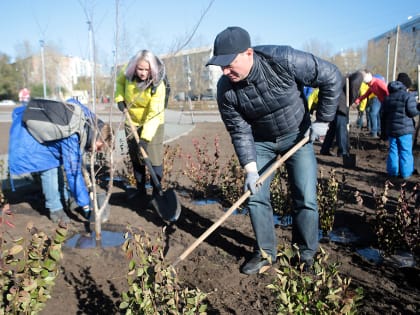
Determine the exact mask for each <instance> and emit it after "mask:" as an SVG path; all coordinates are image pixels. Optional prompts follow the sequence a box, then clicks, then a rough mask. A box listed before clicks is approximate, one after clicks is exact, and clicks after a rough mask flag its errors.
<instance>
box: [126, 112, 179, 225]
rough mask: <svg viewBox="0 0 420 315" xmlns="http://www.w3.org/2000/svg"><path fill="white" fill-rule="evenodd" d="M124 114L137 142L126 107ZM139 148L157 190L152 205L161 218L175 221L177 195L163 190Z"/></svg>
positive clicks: (177, 210)
mask: <svg viewBox="0 0 420 315" xmlns="http://www.w3.org/2000/svg"><path fill="white" fill-rule="evenodd" d="M124 114H125V117H126V118H127V121H128V123H129V124H130V128H131V132H132V133H133V135H134V138H135V139H136V142H137V143H139V141H140V138H139V135H138V134H137V130H136V128H135V127H134V124H133V122H132V120H131V117H130V114H129V113H128V110H127V109H124ZM139 150H140V155H141V156H142V158H143V160H144V163H145V164H146V167H147V169H148V171H149V174H150V177H151V178H152V181H153V184H154V187H155V189H156V190H157V192H158V193H157V194H156V195H155V196H154V198H153V200H152V205H153V207H154V208H155V209H156V211H157V213H158V214H159V216H160V217H161V218H162V219H163V220H165V221H169V222H175V221H176V220H178V218H179V216H180V214H181V204H180V202H179V200H178V196H177V195H176V193H175V190H173V189H167V190H166V191H163V189H162V185H161V184H160V182H159V179H158V177H157V176H156V173H155V171H154V170H153V166H152V162H151V161H150V159H149V156H148V155H147V152H146V151H145V150H144V149H143V148H142V147H141V146H139Z"/></svg>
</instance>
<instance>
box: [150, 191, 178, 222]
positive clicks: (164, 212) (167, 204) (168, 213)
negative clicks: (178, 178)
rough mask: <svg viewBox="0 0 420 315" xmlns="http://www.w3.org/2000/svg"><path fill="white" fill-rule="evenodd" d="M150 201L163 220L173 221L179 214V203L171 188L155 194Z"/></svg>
mask: <svg viewBox="0 0 420 315" xmlns="http://www.w3.org/2000/svg"><path fill="white" fill-rule="evenodd" d="M151 203H152V205H153V207H154V208H155V210H156V212H157V213H158V214H159V215H160V217H161V218H162V219H163V220H165V221H169V222H175V221H176V220H178V218H179V216H180V214H181V204H180V202H179V200H178V196H177V195H176V193H175V190H173V189H168V190H165V191H162V192H161V193H160V194H156V196H154V198H153V199H152V202H151Z"/></svg>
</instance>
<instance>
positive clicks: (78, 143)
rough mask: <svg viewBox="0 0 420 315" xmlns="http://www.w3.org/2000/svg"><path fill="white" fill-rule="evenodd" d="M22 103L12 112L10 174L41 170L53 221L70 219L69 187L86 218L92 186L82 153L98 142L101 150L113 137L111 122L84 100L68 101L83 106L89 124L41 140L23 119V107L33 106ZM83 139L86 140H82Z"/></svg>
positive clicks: (42, 182) (96, 147)
mask: <svg viewBox="0 0 420 315" xmlns="http://www.w3.org/2000/svg"><path fill="white" fill-rule="evenodd" d="M31 102H41V103H42V102H50V103H52V105H53V106H54V105H55V106H54V108H60V107H59V106H58V105H59V102H55V101H51V100H42V99H35V100H33V101H31ZM31 102H29V104H28V105H27V106H20V107H17V108H15V109H14V111H13V113H12V125H11V128H10V138H9V169H10V174H11V175H21V174H26V173H38V172H39V175H40V178H41V185H42V192H43V194H44V197H45V208H46V209H48V210H49V215H50V219H51V221H53V222H54V223H57V222H59V221H62V222H65V223H69V222H70V218H69V217H68V216H67V214H66V211H68V210H69V209H66V205H67V204H68V203H69V194H68V192H67V189H69V191H70V193H71V196H72V197H73V198H74V199H75V201H76V203H77V204H78V205H79V206H80V207H81V208H82V210H83V215H84V216H85V218H87V219H88V218H89V217H90V215H91V202H90V197H89V189H88V187H87V186H86V183H85V180H84V177H83V171H82V167H83V154H84V152H86V151H91V150H92V146H93V145H94V146H95V149H96V151H100V150H101V149H102V148H103V147H104V146H105V144H106V145H108V146H109V145H110V144H111V141H112V130H111V127H110V125H109V124H105V123H103V122H102V121H101V120H100V119H97V125H96V118H95V115H94V114H93V113H92V112H90V110H89V109H88V108H87V107H85V106H84V105H83V104H81V103H80V102H78V101H77V100H75V99H69V100H67V101H66V103H69V104H74V105H76V106H81V107H82V110H83V114H84V115H86V117H87V123H86V124H80V130H78V131H77V132H75V133H73V134H72V135H70V136H69V137H65V138H62V139H59V140H55V141H49V142H45V143H40V142H39V141H37V140H36V139H35V138H34V136H33V135H32V134H31V133H30V131H28V129H27V126H26V124H25V123H24V122H23V120H22V119H23V114H24V111H25V110H26V109H27V108H29V107H30V106H31ZM94 128H97V130H98V132H97V138H96V140H95V141H93V142H92V139H93V138H92V137H93V135H94ZM82 139H83V140H82ZM63 169H64V170H65V173H66V178H67V183H68V188H67V187H66V185H65V182H64V177H63Z"/></svg>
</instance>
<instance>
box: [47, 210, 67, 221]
mask: <svg viewBox="0 0 420 315" xmlns="http://www.w3.org/2000/svg"><path fill="white" fill-rule="evenodd" d="M50 220H51V221H53V222H54V223H59V222H63V223H70V222H71V220H70V218H69V217H68V216H67V214H66V213H65V212H64V210H63V209H60V210H58V211H50Z"/></svg>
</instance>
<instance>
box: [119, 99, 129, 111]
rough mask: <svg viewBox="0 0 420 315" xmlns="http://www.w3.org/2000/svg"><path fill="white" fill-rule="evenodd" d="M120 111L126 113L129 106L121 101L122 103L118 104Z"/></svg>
mask: <svg viewBox="0 0 420 315" xmlns="http://www.w3.org/2000/svg"><path fill="white" fill-rule="evenodd" d="M117 105H118V109H119V110H120V111H122V112H123V111H124V109H126V108H127V105H126V104H125V102H124V101H121V102H118V104H117Z"/></svg>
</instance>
